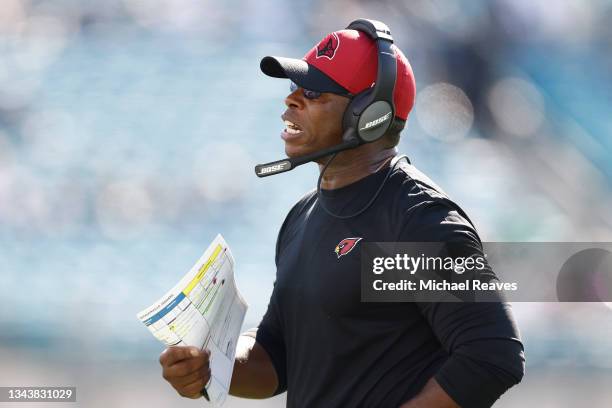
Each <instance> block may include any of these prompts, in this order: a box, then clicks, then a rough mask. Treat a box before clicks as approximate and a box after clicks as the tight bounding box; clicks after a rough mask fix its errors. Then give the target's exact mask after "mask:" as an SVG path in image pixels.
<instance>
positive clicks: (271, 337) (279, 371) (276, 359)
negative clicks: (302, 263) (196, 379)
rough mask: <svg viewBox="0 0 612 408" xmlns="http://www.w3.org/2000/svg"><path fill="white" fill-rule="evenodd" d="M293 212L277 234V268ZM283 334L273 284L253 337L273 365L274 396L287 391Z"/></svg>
mask: <svg viewBox="0 0 612 408" xmlns="http://www.w3.org/2000/svg"><path fill="white" fill-rule="evenodd" d="M294 211H295V207H294V208H292V209H291V211H289V214H288V215H287V217H286V218H285V221H284V222H283V225H282V226H281V229H280V231H279V233H278V239H277V240H276V254H275V263H276V266H277V267H278V263H279V257H280V256H281V254H282V248H283V246H282V244H283V243H282V237H283V234H284V232H285V230H286V229H287V224H288V223H289V219H290V218H291V215H292V213H293V212H294ZM283 333H284V332H283V325H282V319H281V315H280V308H279V305H278V294H277V287H276V282H275V283H274V288H273V289H272V295H271V296H270V301H269V302H268V309H267V311H266V313H265V314H264V316H263V318H262V320H261V322H260V323H259V327H258V329H257V335H256V336H255V341H256V342H257V343H259V344H260V345H261V346H262V347H263V348H264V350H266V352H267V353H268V355H269V356H270V360H272V365H274V370H275V371H276V376H277V377H278V387H277V389H276V391H275V392H274V395H278V394H281V393H283V392H285V391H286V390H287V349H286V346H285V340H284V335H283Z"/></svg>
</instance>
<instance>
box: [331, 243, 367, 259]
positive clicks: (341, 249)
mask: <svg viewBox="0 0 612 408" xmlns="http://www.w3.org/2000/svg"><path fill="white" fill-rule="evenodd" d="M359 241H361V238H344V239H343V240H342V241H340V242H339V243H338V245H336V249H334V252H335V253H336V256H338V258H340V257H341V256H344V255H346V254H348V253H349V252H351V251H352V250H353V248H355V246H356V245H357V243H358V242H359Z"/></svg>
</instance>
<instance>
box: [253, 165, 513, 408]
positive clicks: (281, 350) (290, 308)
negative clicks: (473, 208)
mask: <svg viewBox="0 0 612 408" xmlns="http://www.w3.org/2000/svg"><path fill="white" fill-rule="evenodd" d="M388 171H389V169H388V168H387V169H384V170H381V171H379V172H377V173H375V174H373V175H370V176H368V177H366V178H364V179H361V180H359V181H357V182H355V183H353V184H350V185H348V186H346V187H343V188H340V189H336V190H323V192H322V194H323V199H324V200H325V204H326V206H327V207H328V208H329V209H331V210H333V211H334V212H335V213H341V214H348V213H352V212H354V211H356V210H359V209H360V208H362V206H363V205H365V203H367V202H368V201H369V199H370V198H371V196H372V194H374V192H375V191H376V189H377V188H378V186H379V185H380V183H381V182H382V181H383V179H384V177H385V175H386V173H387V172H388ZM347 238H348V240H345V239H347ZM368 241H371V242H382V241H406V242H424V241H432V242H449V241H453V242H454V243H455V244H454V245H455V246H456V245H457V242H459V243H461V245H465V247H466V249H467V250H468V251H471V252H474V251H476V252H478V251H482V246H481V243H480V239H479V237H478V235H477V233H476V231H475V229H474V227H473V226H472V224H471V223H470V222H469V219H468V218H467V215H465V213H464V212H463V211H462V210H461V208H459V207H458V206H457V205H456V204H455V203H454V202H452V201H451V200H450V199H448V197H447V196H446V195H445V194H444V193H443V192H442V191H441V190H440V189H439V187H437V186H436V185H435V184H434V183H433V182H431V180H429V179H428V178H427V177H426V176H425V175H423V174H422V173H420V172H419V171H418V170H417V169H416V168H415V167H414V166H412V165H408V164H402V165H401V166H398V168H397V169H395V170H394V171H393V173H392V175H391V177H389V179H388V180H387V182H386V184H385V186H384V188H383V189H382V191H381V193H380V196H379V197H378V198H377V199H376V201H375V202H374V204H373V205H372V206H371V207H370V208H369V209H368V210H367V211H365V212H364V213H363V214H361V215H360V216H357V217H355V218H352V219H348V220H341V219H338V218H334V217H331V216H330V215H329V214H327V213H326V212H325V211H323V209H322V208H321V204H320V202H319V198H318V197H317V195H316V193H315V192H314V191H313V192H311V193H309V194H307V195H306V196H305V197H303V198H302V199H301V200H300V201H299V202H298V203H297V204H296V205H295V206H294V207H293V208H292V209H291V211H290V212H289V214H288V215H287V218H286V219H285V222H284V223H283V226H282V228H281V230H280V233H279V236H278V241H277V248H276V265H277V275H276V282H275V285H274V290H273V293H272V296H271V299H270V303H269V306H268V310H267V312H266V314H265V316H264V318H263V320H262V321H261V323H260V325H259V328H258V332H257V336H256V339H257V341H258V342H259V343H260V344H261V345H262V346H263V347H264V349H265V350H266V351H267V352H268V354H269V355H270V357H271V359H272V362H273V364H274V366H275V368H276V372H277V374H278V377H279V387H278V389H277V393H280V392H283V391H285V390H287V392H288V395H287V406H288V407H397V406H399V405H401V404H402V403H404V402H406V401H408V400H409V399H410V398H412V397H413V396H415V395H416V394H417V393H418V392H419V391H420V390H421V388H422V387H423V386H424V384H425V383H426V382H427V381H428V380H429V379H430V378H431V377H435V378H436V380H437V381H438V383H439V384H440V385H441V387H442V388H443V389H444V390H445V391H446V392H447V393H448V394H449V395H450V396H451V398H453V400H455V401H456V402H457V403H458V404H459V405H460V406H462V407H464V408H471V407H476V408H478V407H489V406H491V405H492V404H493V403H494V402H495V400H497V398H499V396H500V395H501V394H503V393H504V392H505V391H506V390H507V389H508V388H509V387H511V386H512V385H514V384H516V383H518V382H519V381H520V380H521V378H522V376H523V372H524V354H523V345H522V344H521V341H520V338H519V334H518V330H517V327H516V324H515V322H514V319H513V316H512V312H511V309H510V305H508V304H506V303H500V302H498V303H417V302H405V303H391V302H380V303H365V302H361V301H360V288H361V286H360V285H361V283H360V276H361V275H360V251H359V245H362V243H363V242H368Z"/></svg>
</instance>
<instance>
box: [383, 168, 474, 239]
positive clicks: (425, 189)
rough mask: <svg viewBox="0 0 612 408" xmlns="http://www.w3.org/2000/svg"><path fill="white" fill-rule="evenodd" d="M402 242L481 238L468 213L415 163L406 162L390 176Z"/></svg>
mask: <svg viewBox="0 0 612 408" xmlns="http://www.w3.org/2000/svg"><path fill="white" fill-rule="evenodd" d="M390 179H391V180H390V181H391V184H392V185H393V186H394V189H393V191H394V194H395V195H396V196H395V197H394V200H393V201H394V202H396V207H397V208H396V214H397V216H398V217H399V218H398V223H399V224H400V227H401V230H400V238H401V239H400V240H402V241H404V240H405V241H408V240H411V241H449V240H455V239H463V238H466V237H467V238H469V239H470V240H476V241H480V238H479V237H478V233H477V232H476V228H475V227H474V225H473V223H472V221H471V220H470V218H469V217H468V215H467V213H466V212H465V211H464V210H463V209H462V208H461V207H460V206H459V205H458V204H457V203H456V202H455V201H453V200H452V199H451V198H450V197H449V196H448V195H447V194H446V192H444V190H443V189H442V188H441V187H440V186H438V185H437V184H436V183H435V182H433V181H432V180H431V179H430V178H429V177H428V176H427V175H425V174H424V173H423V172H421V171H420V170H418V169H417V168H416V167H415V166H413V165H412V164H408V163H406V162H404V161H402V163H401V164H398V165H397V167H396V169H395V170H394V171H393V174H392V175H391V177H390Z"/></svg>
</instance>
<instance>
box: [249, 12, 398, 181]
mask: <svg viewBox="0 0 612 408" xmlns="http://www.w3.org/2000/svg"><path fill="white" fill-rule="evenodd" d="M347 29H350V30H358V31H360V32H363V33H365V34H366V35H368V36H369V37H370V38H371V39H373V40H374V41H375V42H376V47H377V49H378V70H377V72H378V74H377V76H376V82H375V83H374V86H373V87H370V88H368V89H366V90H364V91H362V92H360V93H359V94H357V95H356V96H355V97H354V98H353V99H352V100H351V102H350V103H349V105H348V106H347V108H346V110H345V111H344V116H343V118H342V127H343V135H342V143H340V144H338V145H335V146H332V147H328V148H327V149H323V150H320V151H318V152H314V153H310V154H307V155H305V156H301V157H295V158H289V159H283V160H277V161H274V162H270V163H266V164H258V165H257V166H255V174H256V175H257V176H258V177H267V176H272V175H274V174H278V173H284V172H286V171H289V170H293V169H294V168H296V167H297V166H300V165H302V164H304V163H308V162H311V161H313V160H317V159H320V158H322V157H325V156H329V155H331V154H336V153H338V152H341V151H343V150H348V149H352V148H354V147H357V146H359V145H362V144H364V143H371V142H375V141H377V140H378V139H380V138H381V137H383V136H384V135H385V133H386V132H387V130H388V129H389V128H390V127H391V126H392V124H393V122H394V121H395V104H394V103H393V91H394V89H395V79H396V76H397V72H396V70H397V61H396V57H395V53H394V52H393V50H392V49H391V45H392V44H393V37H391V31H390V30H389V27H387V25H386V24H385V23H383V22H381V21H377V20H368V19H364V18H360V19H358V20H355V21H353V22H352V23H351V24H349V25H348V27H347ZM334 157H335V156H334ZM328 164H329V163H328Z"/></svg>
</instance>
